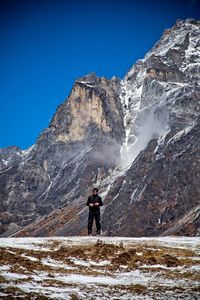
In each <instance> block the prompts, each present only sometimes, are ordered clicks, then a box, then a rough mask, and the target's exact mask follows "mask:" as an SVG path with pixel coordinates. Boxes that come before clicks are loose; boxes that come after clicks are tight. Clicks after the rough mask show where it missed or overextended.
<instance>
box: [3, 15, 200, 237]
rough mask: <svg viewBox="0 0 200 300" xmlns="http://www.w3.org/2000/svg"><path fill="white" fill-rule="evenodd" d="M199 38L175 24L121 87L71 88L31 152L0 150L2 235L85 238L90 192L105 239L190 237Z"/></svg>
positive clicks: (97, 81) (115, 83)
mask: <svg viewBox="0 0 200 300" xmlns="http://www.w3.org/2000/svg"><path fill="white" fill-rule="evenodd" d="M199 36H200V22H199V21H195V20H191V19H187V20H186V21H177V23H176V24H175V25H174V26H173V27H172V28H171V29H169V30H166V31H165V32H164V33H163V35H162V37H161V39H160V41H158V42H157V43H156V45H155V46H154V47H153V49H151V50H150V51H149V52H148V53H147V55H146V56H145V58H144V59H142V60H139V61H137V62H136V64H135V65H134V66H133V67H132V68H131V69H130V70H129V72H128V73H127V74H126V75H125V77H124V79H123V80H121V81H120V80H119V79H118V78H116V77H113V78H112V79H110V80H108V79H106V78H104V77H102V78H98V77H97V76H96V75H95V74H89V75H87V76H84V77H82V78H79V79H78V80H76V82H75V84H74V86H73V88H72V91H71V93H70V95H69V98H68V99H66V101H65V102H64V103H63V104H62V105H60V106H59V107H58V109H57V111H56V113H55V115H54V117H53V119H52V120H51V122H50V125H49V127H48V128H47V129H46V130H45V131H44V132H42V133H41V135H40V136H39V137H38V139H37V141H36V143H35V145H33V146H32V147H31V148H30V149H28V150H27V151H22V150H20V149H19V148H17V147H10V148H5V149H1V150H0V153H1V160H0V167H1V171H0V182H1V185H0V191H1V203H2V212H1V219H2V223H1V227H0V234H1V236H8V235H10V234H14V233H15V234H16V235H18V236H19V235H20V236H25V235H33V236H48V235H78V234H81V235H84V234H86V223H87V207H85V202H86V199H87V197H88V195H89V193H90V191H91V188H92V187H94V186H97V187H99V188H100V195H101V196H102V197H103V200H104V204H105V205H104V207H103V209H102V225H103V231H104V233H105V234H107V235H126V236H142V235H148V236H152V235H163V234H165V233H166V234H169V233H170V228H174V231H173V234H176V233H177V234H187V235H196V234H199V216H198V213H196V214H195V216H194V214H192V215H193V218H189V217H188V218H187V217H186V216H187V214H189V215H191V212H192V210H195V208H196V207H198V205H199V204H200V190H199V184H198V183H199V176H200V151H199V140H200V139H199V132H200V131H199V126H200V117H199V115H200V86H199V83H200V75H199V74H200V72H199V71H200V39H199ZM195 211H196V210H195ZM181 219H183V220H188V223H187V222H186V221H183V222H182V223H181V221H180V220H181ZM177 222H178V223H177ZM178 224H179V226H178ZM181 224H182V225H181ZM188 224H189V225H188ZM187 225H188V226H187ZM181 226H182V227H183V229H181V228H182V227H181ZM176 228H177V230H176ZM189 228H190V229H189ZM191 228H192V229H191Z"/></svg>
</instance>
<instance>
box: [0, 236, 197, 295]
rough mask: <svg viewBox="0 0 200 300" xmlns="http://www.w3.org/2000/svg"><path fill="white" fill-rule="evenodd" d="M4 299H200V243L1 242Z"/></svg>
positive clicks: (110, 239)
mask: <svg viewBox="0 0 200 300" xmlns="http://www.w3.org/2000/svg"><path fill="white" fill-rule="evenodd" d="M0 252H1V253H0V260H1V262H0V299H9V300H10V299H64V300H67V299H71V300H78V299H94V300H96V299H113V300H114V299H115V300H117V299H124V300H125V299H126V300H128V299H141V300H144V299H200V238H199V237H196V238H189V237H188V238H187V237H163V238H126V237H100V238H97V237H52V238H50V237H49V238H0Z"/></svg>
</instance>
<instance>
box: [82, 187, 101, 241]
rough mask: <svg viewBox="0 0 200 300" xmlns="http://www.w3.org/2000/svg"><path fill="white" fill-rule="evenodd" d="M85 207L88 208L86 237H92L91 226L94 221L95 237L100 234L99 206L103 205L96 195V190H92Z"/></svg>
mask: <svg viewBox="0 0 200 300" xmlns="http://www.w3.org/2000/svg"><path fill="white" fill-rule="evenodd" d="M86 205H87V206H89V215H88V235H89V236H92V226H93V222H94V219H95V222H96V231H97V235H100V234H101V223H100V206H102V205H103V202H102V199H101V197H100V196H99V195H98V189H97V188H94V189H92V195H91V196H89V197H88V200H87V203H86Z"/></svg>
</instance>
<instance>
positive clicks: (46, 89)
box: [0, 0, 200, 149]
mask: <svg viewBox="0 0 200 300" xmlns="http://www.w3.org/2000/svg"><path fill="white" fill-rule="evenodd" d="M199 14H200V7H199V1H198V0H180V1H178V0H174V1H162V0H160V1H151V0H149V1H144V0H138V1H134V0H132V1H130V0H129V1H128V0H115V1H114V0H113V1H112V0H106V1H105V0H99V1H95V0H93V1H89V0H88V1H87V0H82V1H81V0H73V1H71V0H69V1H67V0H66V1H59V0H55V1H51V0H49V1H43V0H40V1H31V0H26V1H21V0H15V1H12V0H4V1H0V45H1V46H0V101H1V117H0V129H1V131H0V147H7V146H11V145H16V146H19V147H21V148H22V149H26V148H28V147H29V146H31V145H32V144H34V143H35V141H36V138H37V137H38V135H39V133H40V132H41V131H42V130H43V129H45V128H46V127H48V124H49V122H50V120H51V118H52V116H53V114H54V113H55V111H56V108H57V106H58V105H59V104H60V103H62V102H63V101H64V100H65V99H66V98H67V97H68V95H69V92H70V90H71V88H72V85H73V82H74V80H75V79H76V78H78V77H80V76H83V75H85V74H87V73H90V72H95V73H96V74H97V75H98V76H106V77H108V78H110V77H112V76H113V75H116V76H119V77H121V78H123V76H124V75H125V73H126V72H127V71H128V69H129V68H130V67H131V66H132V65H133V64H134V63H135V61H136V60H137V59H139V58H143V57H144V55H145V54H146V52H147V51H148V50H149V49H150V48H151V47H152V46H153V45H154V44H155V42H156V41H157V40H158V39H159V38H160V36H161V34H162V32H163V30H164V29H166V28H169V27H171V26H173V25H174V23H175V22H176V19H186V18H188V17H193V18H196V19H197V18H199Z"/></svg>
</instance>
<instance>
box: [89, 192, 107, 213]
mask: <svg viewBox="0 0 200 300" xmlns="http://www.w3.org/2000/svg"><path fill="white" fill-rule="evenodd" d="M90 203H92V204H95V203H99V205H97V206H96V205H94V206H89V204H90ZM86 205H87V206H89V209H90V211H99V210H100V209H99V206H102V205H103V202H102V199H101V197H100V196H99V195H92V196H89V197H88V200H87V203H86Z"/></svg>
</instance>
